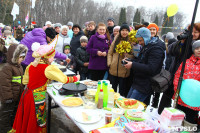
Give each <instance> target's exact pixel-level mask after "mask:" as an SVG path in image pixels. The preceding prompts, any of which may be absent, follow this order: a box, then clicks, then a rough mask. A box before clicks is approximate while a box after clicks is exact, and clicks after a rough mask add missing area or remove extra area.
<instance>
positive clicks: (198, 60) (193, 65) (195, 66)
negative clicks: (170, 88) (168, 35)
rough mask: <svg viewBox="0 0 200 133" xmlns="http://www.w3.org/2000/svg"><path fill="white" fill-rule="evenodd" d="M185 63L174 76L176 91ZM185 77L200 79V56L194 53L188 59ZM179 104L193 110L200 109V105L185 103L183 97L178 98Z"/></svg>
mask: <svg viewBox="0 0 200 133" xmlns="http://www.w3.org/2000/svg"><path fill="white" fill-rule="evenodd" d="M182 65H183V63H182V64H181V65H180V66H179V68H178V70H177V71H176V74H175V77H174V91H175V92H176V90H177V86H178V80H179V77H180V73H181V69H182ZM183 79H195V80H198V81H200V57H195V56H194V55H192V56H191V57H190V58H189V59H187V60H186V64H185V71H184V74H183ZM199 92H200V90H199ZM178 104H179V105H181V106H184V107H187V108H190V109H192V110H196V111H200V107H190V106H189V105H187V104H185V103H184V102H183V101H182V100H181V98H180V97H179V99H178Z"/></svg>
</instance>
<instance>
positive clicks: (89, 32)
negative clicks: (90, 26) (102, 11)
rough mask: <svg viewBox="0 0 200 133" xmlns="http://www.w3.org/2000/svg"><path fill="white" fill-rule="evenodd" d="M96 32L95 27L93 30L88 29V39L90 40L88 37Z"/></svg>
mask: <svg viewBox="0 0 200 133" xmlns="http://www.w3.org/2000/svg"><path fill="white" fill-rule="evenodd" d="M95 33H96V29H94V30H93V31H88V36H87V37H88V40H90V38H91V37H92V35H95Z"/></svg>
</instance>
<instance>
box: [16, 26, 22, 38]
mask: <svg viewBox="0 0 200 133" xmlns="http://www.w3.org/2000/svg"><path fill="white" fill-rule="evenodd" d="M22 38H23V31H22V29H21V28H20V29H19V28H17V29H16V39H17V40H21V39H22Z"/></svg>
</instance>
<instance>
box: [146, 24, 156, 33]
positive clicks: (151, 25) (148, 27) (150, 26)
mask: <svg viewBox="0 0 200 133" xmlns="http://www.w3.org/2000/svg"><path fill="white" fill-rule="evenodd" d="M152 27H154V28H156V31H157V32H158V30H159V27H158V26H157V24H155V23H151V24H149V25H148V26H147V29H150V28H152Z"/></svg>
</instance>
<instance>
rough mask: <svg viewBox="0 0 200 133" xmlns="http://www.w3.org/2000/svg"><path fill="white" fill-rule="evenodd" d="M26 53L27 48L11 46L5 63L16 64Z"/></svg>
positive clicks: (19, 45) (18, 45) (16, 45)
mask: <svg viewBox="0 0 200 133" xmlns="http://www.w3.org/2000/svg"><path fill="white" fill-rule="evenodd" d="M27 52H28V48H27V47H26V46H25V45H23V44H12V45H10V47H9V48H8V52H7V53H6V55H7V62H9V63H13V64H18V60H19V57H20V56H22V55H23V56H26V54H27Z"/></svg>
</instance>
